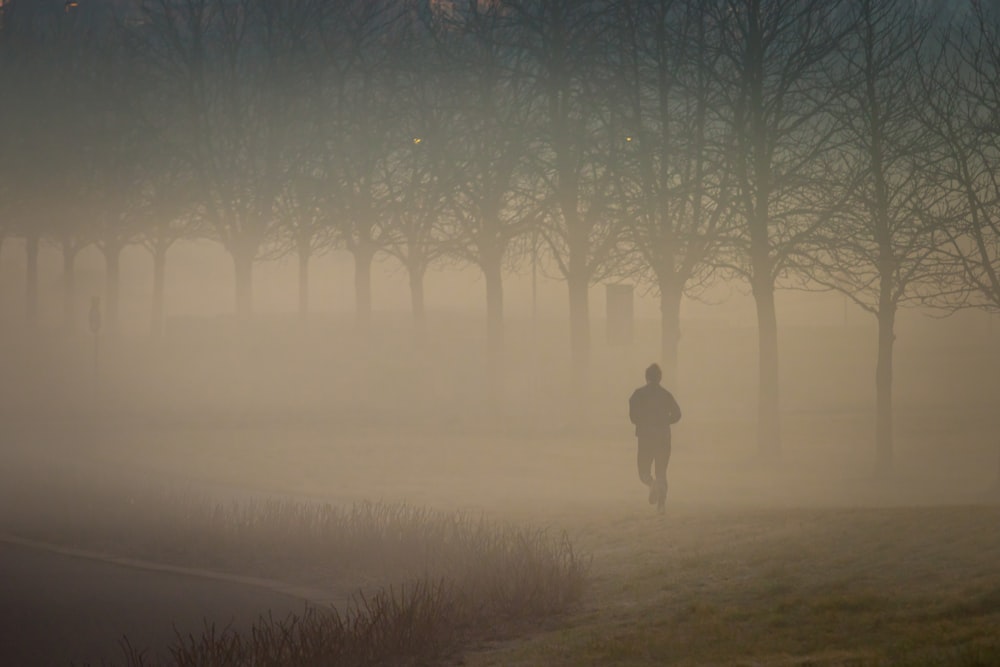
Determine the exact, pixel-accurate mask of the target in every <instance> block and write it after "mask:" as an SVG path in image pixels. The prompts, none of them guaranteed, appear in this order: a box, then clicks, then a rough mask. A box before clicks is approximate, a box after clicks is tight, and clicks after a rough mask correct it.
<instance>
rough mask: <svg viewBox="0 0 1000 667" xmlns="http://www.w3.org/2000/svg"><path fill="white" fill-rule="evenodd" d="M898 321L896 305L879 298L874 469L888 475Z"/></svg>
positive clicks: (890, 462)
mask: <svg viewBox="0 0 1000 667" xmlns="http://www.w3.org/2000/svg"><path fill="white" fill-rule="evenodd" d="M884 280H885V279H883V281H884ZM883 290H884V288H883ZM895 320H896V309H895V304H893V303H892V301H891V299H888V298H887V299H884V300H882V301H880V302H879V309H878V360H877V362H876V365H875V472H876V474H878V475H886V474H888V473H889V472H890V470H891V469H892V449H893V447H892V439H893V438H892V347H893V343H894V342H895V340H896V335H895V332H894V329H895Z"/></svg>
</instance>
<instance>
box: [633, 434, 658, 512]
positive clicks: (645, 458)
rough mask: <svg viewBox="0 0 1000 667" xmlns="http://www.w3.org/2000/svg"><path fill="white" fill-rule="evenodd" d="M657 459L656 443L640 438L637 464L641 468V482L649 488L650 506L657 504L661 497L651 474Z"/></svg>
mask: <svg viewBox="0 0 1000 667" xmlns="http://www.w3.org/2000/svg"><path fill="white" fill-rule="evenodd" d="M655 457H656V447H655V443H653V442H650V440H649V439H648V438H639V447H638V454H637V455H636V464H637V466H638V468H639V480H640V481H641V482H642V483H643V484H645V485H646V486H648V487H649V504H650V505H652V504H653V503H655V502H656V500H657V498H658V496H659V487H658V486H657V485H656V482H655V480H654V479H653V476H652V475H651V474H650V468H651V467H652V466H653V459H654V458H655Z"/></svg>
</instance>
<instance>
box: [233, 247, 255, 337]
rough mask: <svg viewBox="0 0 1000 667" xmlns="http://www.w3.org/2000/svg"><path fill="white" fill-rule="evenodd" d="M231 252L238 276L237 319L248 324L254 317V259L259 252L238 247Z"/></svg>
mask: <svg viewBox="0 0 1000 667" xmlns="http://www.w3.org/2000/svg"><path fill="white" fill-rule="evenodd" d="M231 254H232V257H233V271H234V276H235V278H236V319H237V321H239V322H240V323H241V324H244V325H246V324H248V323H249V322H250V319H251V318H252V317H253V260H254V256H255V255H256V254H257V253H256V252H255V251H249V250H247V249H244V248H236V249H234V250H233V251H231Z"/></svg>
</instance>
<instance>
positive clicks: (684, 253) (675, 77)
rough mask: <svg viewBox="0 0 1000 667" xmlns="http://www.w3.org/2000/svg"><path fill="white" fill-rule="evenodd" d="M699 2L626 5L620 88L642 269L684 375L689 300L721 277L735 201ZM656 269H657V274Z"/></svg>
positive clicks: (667, 354)
mask: <svg viewBox="0 0 1000 667" xmlns="http://www.w3.org/2000/svg"><path fill="white" fill-rule="evenodd" d="M703 4H704V3H702V2H699V1H698V0H638V1H636V2H626V3H621V4H620V6H619V7H618V14H617V20H616V25H617V26H618V30H619V39H620V40H621V47H620V49H619V53H620V54H621V58H622V61H623V62H622V65H623V66H622V68H621V71H620V76H619V77H618V84H617V85H616V86H613V87H612V88H610V92H612V93H613V94H614V95H615V96H616V98H617V99H618V100H619V102H620V104H621V108H620V111H619V113H620V114H621V116H622V126H623V136H621V137H620V138H619V139H620V142H621V148H622V150H621V151H620V153H621V154H622V159H621V164H619V165H616V168H617V169H619V170H621V169H622V168H623V167H624V169H625V171H626V173H627V176H626V179H625V182H624V184H623V187H622V194H623V196H624V197H625V200H626V201H625V203H624V205H623V206H624V208H625V210H626V211H627V212H628V215H627V216H626V217H627V220H628V226H629V228H630V231H631V234H632V237H633V242H634V245H635V247H636V249H637V253H638V255H639V256H640V257H641V266H640V267H639V273H640V275H641V276H643V277H644V278H645V279H646V280H649V281H650V282H651V283H652V284H653V285H654V286H655V288H656V290H657V292H658V294H659V299H660V314H661V326H660V332H661V336H660V340H661V360H662V364H663V366H664V375H665V377H666V378H668V379H669V380H670V381H671V382H675V381H676V374H677V351H678V344H679V341H680V306H681V299H682V297H683V296H684V294H685V292H687V291H690V290H694V289H697V288H698V287H700V286H703V285H704V284H705V283H706V281H707V280H708V279H709V277H710V276H711V275H712V269H713V254H714V252H715V251H716V250H717V249H718V243H719V238H720V231H721V230H720V226H721V225H722V224H723V223H724V222H725V220H726V218H725V214H726V211H727V206H728V196H729V193H728V187H729V185H728V183H729V174H728V171H727V166H728V165H727V164H726V162H725V155H724V150H725V142H724V141H723V137H722V136H720V128H719V127H718V124H717V123H713V122H712V120H713V119H712V115H711V112H710V109H711V107H712V106H713V103H714V102H715V101H716V100H715V97H716V95H717V93H716V92H715V91H714V89H713V83H714V82H713V80H712V77H711V76H710V71H711V68H712V61H711V59H712V58H713V57H715V54H714V53H712V52H710V49H709V47H710V43H711V40H712V38H713V36H712V35H711V34H710V31H711V27H710V25H709V21H708V15H707V14H706V13H705V12H704V11H703V6H702V5H703ZM647 276H648V277H647Z"/></svg>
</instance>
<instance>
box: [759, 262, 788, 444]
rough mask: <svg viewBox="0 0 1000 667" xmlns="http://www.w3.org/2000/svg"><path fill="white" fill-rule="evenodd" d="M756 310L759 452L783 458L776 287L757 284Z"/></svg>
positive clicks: (769, 284)
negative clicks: (779, 399) (779, 398)
mask: <svg viewBox="0 0 1000 667" xmlns="http://www.w3.org/2000/svg"><path fill="white" fill-rule="evenodd" d="M753 296H754V302H755V303H756V306H757V363H758V388H757V392H758V393H757V449H758V452H759V453H760V455H761V456H763V457H764V458H767V459H773V458H777V457H778V456H779V455H780V454H781V420H780V416H779V401H778V396H779V394H778V317H777V312H776V310H775V306H774V286H773V285H772V284H771V283H770V281H769V280H766V279H765V280H755V281H754V285H753Z"/></svg>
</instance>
